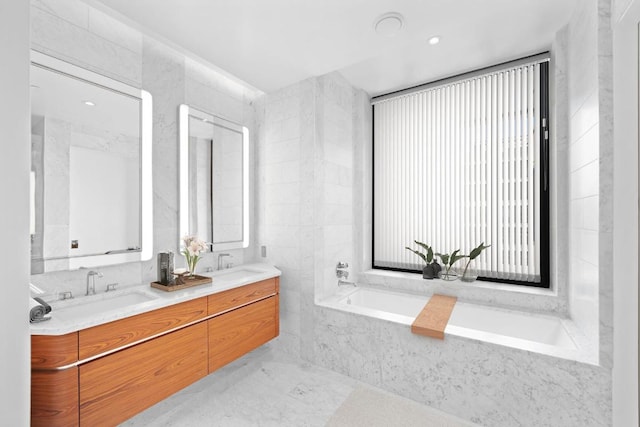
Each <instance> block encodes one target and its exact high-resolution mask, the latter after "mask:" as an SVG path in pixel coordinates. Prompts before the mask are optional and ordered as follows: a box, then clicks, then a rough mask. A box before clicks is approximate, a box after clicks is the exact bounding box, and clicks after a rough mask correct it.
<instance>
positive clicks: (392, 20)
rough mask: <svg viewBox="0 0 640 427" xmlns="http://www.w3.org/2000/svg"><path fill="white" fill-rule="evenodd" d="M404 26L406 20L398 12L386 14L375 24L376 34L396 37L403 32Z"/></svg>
mask: <svg viewBox="0 0 640 427" xmlns="http://www.w3.org/2000/svg"><path fill="white" fill-rule="evenodd" d="M403 26H404V18H403V17H402V15H400V14H399V13H397V12H389V13H385V14H384V15H382V16H380V17H378V19H376V20H375V22H374V23H373V28H374V29H375V30H376V33H377V34H379V35H381V36H385V37H393V36H395V35H396V34H398V33H399V32H400V30H402V27H403Z"/></svg>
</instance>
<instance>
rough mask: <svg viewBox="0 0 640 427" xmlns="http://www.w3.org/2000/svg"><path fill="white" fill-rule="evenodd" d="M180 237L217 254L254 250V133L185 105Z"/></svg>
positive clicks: (181, 159)
mask: <svg viewBox="0 0 640 427" xmlns="http://www.w3.org/2000/svg"><path fill="white" fill-rule="evenodd" d="M179 116H180V238H181V237H182V236H184V235H187V234H191V235H197V236H198V237H199V238H201V239H204V240H205V241H207V242H210V243H211V250H212V251H218V250H226V249H238V248H246V247H247V246H248V245H249V131H248V129H247V128H246V127H245V126H242V125H240V124H237V123H233V122H231V121H229V120H226V119H223V118H221V117H217V116H214V115H212V114H209V113H206V112H204V111H200V110H197V109H195V108H193V107H190V106H188V105H184V104H183V105H180V109H179Z"/></svg>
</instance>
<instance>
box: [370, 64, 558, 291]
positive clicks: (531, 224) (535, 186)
mask: <svg viewBox="0 0 640 427" xmlns="http://www.w3.org/2000/svg"><path fill="white" fill-rule="evenodd" d="M548 61H549V56H548V54H541V55H536V56H534V57H528V58H524V59H521V60H518V61H513V62H511V63H507V64H501V65H499V66H495V67H491V68H487V69H483V70H479V71H477V72H473V73H468V74H465V75H461V76H457V77H454V78H450V79H446V80H441V81H438V82H434V83H430V84H426V85H422V86H419V87H416V88H411V89H407V90H404V91H400V92H396V93H392V94H388V95H383V96H380V97H376V98H374V99H373V101H372V105H373V117H374V119H373V157H374V162H373V267H374V268H381V269H391V270H399V271H415V272H420V271H421V270H422V267H423V266H424V262H423V261H422V260H421V259H420V258H418V257H417V256H416V255H415V254H413V253H411V252H410V251H408V250H406V249H405V247H406V246H409V247H414V248H415V247H416V245H414V243H413V241H414V240H418V241H421V242H425V243H427V244H429V245H431V246H432V247H433V248H434V250H435V251H437V252H442V253H451V252H452V251H453V250H455V249H460V250H461V252H462V253H465V254H468V253H469V251H470V250H471V249H473V248H474V247H476V246H477V245H479V244H480V243H481V242H484V243H485V245H491V247H490V248H488V249H487V250H485V251H484V252H483V253H482V255H481V256H480V257H478V258H477V259H475V260H474V261H473V263H472V264H471V266H470V268H473V269H475V270H476V271H477V272H478V275H479V276H480V277H479V278H480V279H481V280H482V279H484V280H491V281H500V282H509V283H518V284H525V285H533V286H542V287H549V223H548V221H549V196H548V189H549V174H548V168H547V164H548V131H547V129H548V125H549V123H548V109H549V108H548V74H549V71H548V65H549V63H548ZM456 266H457V267H464V262H462V261H460V262H459V264H456V265H455V266H454V267H456Z"/></svg>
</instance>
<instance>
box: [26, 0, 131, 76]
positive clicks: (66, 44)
mask: <svg viewBox="0 0 640 427" xmlns="http://www.w3.org/2000/svg"><path fill="white" fill-rule="evenodd" d="M31 44H32V47H33V48H34V49H36V50H39V51H42V52H44V53H47V54H50V55H52V56H55V57H57V58H60V59H63V60H65V61H68V62H71V63H73V64H75V65H79V66H81V67H84V68H87V69H89V70H91V71H95V72H97V73H100V74H104V75H106V76H108V77H112V78H114V79H117V80H120V81H123V82H125V83H129V84H131V85H133V86H138V87H139V86H140V83H141V61H140V55H138V54H136V53H135V52H133V51H131V50H129V49H127V48H125V47H122V46H120V45H118V44H116V43H113V42H111V41H109V40H106V39H104V38H102V37H100V36H98V35H96V34H94V33H92V32H91V31H89V30H87V29H85V28H81V27H78V26H76V25H74V24H72V23H70V22H68V21H66V20H64V19H61V18H59V17H57V16H55V15H52V14H50V13H48V12H45V11H43V10H42V9H39V8H36V7H32V8H31Z"/></svg>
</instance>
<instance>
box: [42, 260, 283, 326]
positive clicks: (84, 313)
mask: <svg viewBox="0 0 640 427" xmlns="http://www.w3.org/2000/svg"><path fill="white" fill-rule="evenodd" d="M198 274H199V275H202V276H209V277H211V278H212V279H213V281H212V283H207V284H204V285H198V286H194V287H192V288H187V289H182V290H178V291H174V292H166V291H162V290H158V289H154V288H152V287H151V286H150V284H148V283H147V284H140V285H136V286H129V287H127V288H126V289H122V290H116V291H111V292H102V293H100V294H96V295H91V296H86V297H79V298H74V299H71V300H65V301H55V302H53V303H51V307H52V310H51V313H50V314H49V315H50V316H51V319H50V320H47V321H45V322H41V323H32V324H31V335H63V334H67V333H70V332H75V331H79V330H81V329H86V328H90V327H92V326H97V325H101V324H104V323H108V322H113V321H114V320H119V319H124V318H126V317H130V316H135V315H136V314H140V313H145V312H148V311H152V310H156V309H159V308H163V307H167V306H170V305H174V304H178V303H181V302H184V301H189V300H192V299H196V298H200V297H203V296H207V295H212V294H216V293H218V292H222V291H226V290H229V289H233V288H237V287H240V286H243V285H246V284H248V283H253V282H258V281H260V280H266V279H270V278H272V277H278V276H280V274H281V272H280V270H278V269H277V268H275V267H274V266H272V265H268V264H259V263H257V264H245V265H239V266H237V267H233V268H230V269H226V270H220V271H214V272H210V273H202V272H199V273H198Z"/></svg>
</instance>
